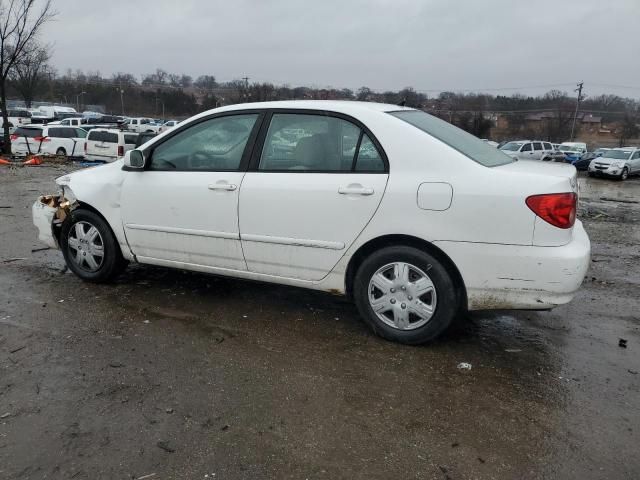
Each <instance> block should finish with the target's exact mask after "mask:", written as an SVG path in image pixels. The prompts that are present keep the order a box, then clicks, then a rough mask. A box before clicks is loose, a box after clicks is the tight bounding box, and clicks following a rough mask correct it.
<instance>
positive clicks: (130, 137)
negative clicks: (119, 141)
mask: <svg viewBox="0 0 640 480" xmlns="http://www.w3.org/2000/svg"><path fill="white" fill-rule="evenodd" d="M137 140H138V136H137V135H127V134H125V136H124V143H126V144H128V145H129V144H130V145H135V144H136V141H137Z"/></svg>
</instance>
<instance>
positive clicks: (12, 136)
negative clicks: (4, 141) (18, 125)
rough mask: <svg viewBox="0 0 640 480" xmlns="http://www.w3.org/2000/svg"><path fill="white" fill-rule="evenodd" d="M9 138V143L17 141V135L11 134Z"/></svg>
mask: <svg viewBox="0 0 640 480" xmlns="http://www.w3.org/2000/svg"><path fill="white" fill-rule="evenodd" d="M9 138H10V139H11V141H12V142H13V141H14V140H17V139H18V135H16V134H15V133H14V134H12V135H11V136H10V137H9Z"/></svg>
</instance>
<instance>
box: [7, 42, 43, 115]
mask: <svg viewBox="0 0 640 480" xmlns="http://www.w3.org/2000/svg"><path fill="white" fill-rule="evenodd" d="M49 58H50V57H49V50H48V49H47V47H39V48H36V49H35V50H31V51H29V52H28V53H27V54H26V55H24V56H23V57H22V58H21V59H20V60H19V61H18V62H17V63H16V64H15V66H14V69H13V71H12V72H10V73H9V78H10V79H11V84H12V85H13V87H14V88H15V89H16V90H17V91H18V92H19V93H20V96H21V97H22V99H23V100H24V104H25V105H26V107H27V108H31V103H32V102H33V97H34V96H35V92H36V91H37V90H38V87H39V86H40V85H41V84H42V83H44V80H45V79H46V78H47V77H48V76H49V66H48V65H47V62H48V61H49Z"/></svg>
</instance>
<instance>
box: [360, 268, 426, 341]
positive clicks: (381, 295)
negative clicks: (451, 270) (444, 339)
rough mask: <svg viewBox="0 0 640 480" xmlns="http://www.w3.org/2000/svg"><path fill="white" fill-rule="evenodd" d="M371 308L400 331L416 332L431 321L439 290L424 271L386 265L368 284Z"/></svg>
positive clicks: (380, 317)
mask: <svg viewBox="0 0 640 480" xmlns="http://www.w3.org/2000/svg"><path fill="white" fill-rule="evenodd" d="M369 305H371V308H372V309H373V311H374V312H375V314H376V315H377V316H378V318H379V319H380V320H382V321H383V322H384V323H386V324H387V325H389V326H390V327H393V328H397V329H399V330H413V329H415V328H419V327H421V326H423V325H424V324H425V323H427V322H428V321H429V320H431V317H433V314H434V312H435V310H436V289H435V287H434V285H433V282H432V281H431V278H429V275H427V274H426V273H425V272H423V271H422V270H420V269H419V268H418V267H416V266H414V265H411V264H410V263H404V262H395V263H390V264H388V265H385V266H384V267H382V268H380V269H379V270H378V271H377V272H376V273H374V274H373V276H372V277H371V280H370V281H369Z"/></svg>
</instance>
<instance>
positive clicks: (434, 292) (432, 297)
mask: <svg viewBox="0 0 640 480" xmlns="http://www.w3.org/2000/svg"><path fill="white" fill-rule="evenodd" d="M353 293H354V299H355V302H356V306H357V307H358V311H359V312H360V315H361V316H362V318H363V319H364V320H365V321H366V322H367V323H368V324H369V325H370V326H371V328H372V329H373V331H374V332H375V333H377V334H378V335H380V336H381V337H384V338H386V339H388V340H393V341H396V342H400V343H406V344H410V345H417V344H420V343H425V342H428V341H430V340H433V339H435V338H436V337H438V336H439V335H440V334H441V333H442V332H444V330H446V329H447V327H449V326H450V325H451V324H452V323H453V321H454V319H455V317H456V315H457V313H458V312H459V311H460V305H459V303H460V296H459V295H458V294H457V291H456V286H455V283H454V282H453V280H452V276H451V274H450V273H449V272H448V271H447V268H446V267H445V266H444V265H443V264H442V263H441V262H440V261H439V260H438V259H437V258H435V257H434V256H432V255H430V254H429V253H427V252H424V251H422V250H419V249H417V248H413V247H407V246H397V247H388V248H384V249H382V250H378V251H377V252H375V253H373V254H372V255H370V256H369V257H368V258H366V259H365V260H364V262H363V263H362V265H361V266H360V268H359V269H358V271H357V273H356V276H355V280H354V286H353Z"/></svg>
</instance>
